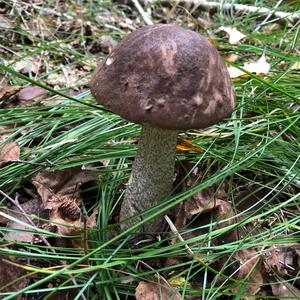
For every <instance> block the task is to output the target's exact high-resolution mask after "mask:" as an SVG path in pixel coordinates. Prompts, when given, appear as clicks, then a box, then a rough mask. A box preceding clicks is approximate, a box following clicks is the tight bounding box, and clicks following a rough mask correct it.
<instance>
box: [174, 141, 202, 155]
mask: <svg viewBox="0 0 300 300" xmlns="http://www.w3.org/2000/svg"><path fill="white" fill-rule="evenodd" d="M176 149H177V150H180V151H194V152H197V153H201V152H203V151H204V150H203V148H201V147H199V146H197V145H195V144H193V143H192V142H191V141H188V140H184V139H179V140H178V143H177V145H176Z"/></svg>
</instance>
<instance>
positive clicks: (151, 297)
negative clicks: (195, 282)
mask: <svg viewBox="0 0 300 300" xmlns="http://www.w3.org/2000/svg"><path fill="white" fill-rule="evenodd" d="M135 297H136V299H137V300H170V299H172V300H180V299H181V296H180V294H179V292H178V291H177V290H176V289H175V288H173V287H171V286H169V285H167V284H166V283H161V282H160V283H153V282H145V281H141V282H140V283H139V284H138V286H137V288H136V290H135Z"/></svg>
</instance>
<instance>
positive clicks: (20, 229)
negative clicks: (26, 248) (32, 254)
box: [4, 199, 42, 243]
mask: <svg viewBox="0 0 300 300" xmlns="http://www.w3.org/2000/svg"><path fill="white" fill-rule="evenodd" d="M20 206H21V207H22V208H23V210H24V211H25V212H26V214H27V216H30V215H36V216H39V215H40V212H41V210H42V207H41V201H40V200H38V199H32V200H29V201H27V202H24V203H23V204H21V205H20ZM4 212H5V213H6V214H7V215H9V216H11V217H14V218H15V219H18V220H19V221H21V222H23V224H21V223H19V222H16V221H14V220H9V221H8V223H7V225H6V228H10V230H9V231H8V232H7V234H6V236H7V237H8V238H9V239H11V240H15V241H23V242H29V243H31V242H32V241H33V239H34V233H33V232H31V231H30V230H29V229H28V227H27V226H26V224H29V222H28V220H27V218H26V217H25V216H24V215H23V213H22V212H20V210H19V209H18V208H17V207H13V208H12V209H10V210H5V211H4Z"/></svg>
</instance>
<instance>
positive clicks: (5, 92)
mask: <svg viewBox="0 0 300 300" xmlns="http://www.w3.org/2000/svg"><path fill="white" fill-rule="evenodd" d="M0 86H1V89H0V100H2V99H5V98H9V97H11V96H13V95H15V94H16V93H17V92H18V91H19V90H20V87H19V86H15V85H10V84H8V82H7V81H6V80H5V79H2V80H1V81H0Z"/></svg>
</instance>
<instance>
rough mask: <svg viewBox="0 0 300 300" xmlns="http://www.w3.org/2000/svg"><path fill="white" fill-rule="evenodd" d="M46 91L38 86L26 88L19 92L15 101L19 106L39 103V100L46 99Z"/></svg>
mask: <svg viewBox="0 0 300 300" xmlns="http://www.w3.org/2000/svg"><path fill="white" fill-rule="evenodd" d="M47 96H48V93H47V91H45V90H44V89H42V88H40V87H38V86H27V87H25V88H23V89H21V90H20V92H19V93H18V95H17V100H18V101H19V102H21V103H19V104H21V106H26V105H33V104H37V103H39V101H40V100H44V99H46V98H47Z"/></svg>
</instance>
